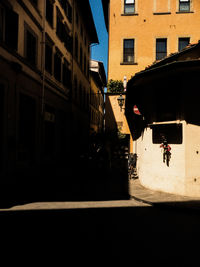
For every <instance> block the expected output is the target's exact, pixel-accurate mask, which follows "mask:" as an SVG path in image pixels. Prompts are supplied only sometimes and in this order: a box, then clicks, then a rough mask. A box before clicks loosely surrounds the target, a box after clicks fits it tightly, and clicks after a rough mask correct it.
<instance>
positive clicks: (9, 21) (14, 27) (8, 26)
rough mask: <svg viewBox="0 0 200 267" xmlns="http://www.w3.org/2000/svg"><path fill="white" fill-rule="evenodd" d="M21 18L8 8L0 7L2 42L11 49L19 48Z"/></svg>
mask: <svg viewBox="0 0 200 267" xmlns="http://www.w3.org/2000/svg"><path fill="white" fill-rule="evenodd" d="M18 22H19V16H18V14H17V13H15V12H14V11H13V10H11V9H10V8H8V7H4V6H3V5H0V41H2V42H4V43H5V44H6V45H7V46H8V47H9V48H11V49H14V50H17V48H18V28H19V26H18Z"/></svg>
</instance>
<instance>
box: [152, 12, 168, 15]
mask: <svg viewBox="0 0 200 267" xmlns="http://www.w3.org/2000/svg"><path fill="white" fill-rule="evenodd" d="M170 14H171V12H154V13H153V15H170Z"/></svg>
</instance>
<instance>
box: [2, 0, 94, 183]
mask: <svg viewBox="0 0 200 267" xmlns="http://www.w3.org/2000/svg"><path fill="white" fill-rule="evenodd" d="M91 43H98V37H97V33H96V29H95V26H94V21H93V17H92V13H91V9H90V4H89V1H88V0H84V1H75V0H68V1H62V0H59V1H58V0H46V1H37V0H36V1H35V0H29V1H25V0H17V1H12V0H3V1H1V2H0V101H1V105H0V106H1V112H0V142H1V143H0V159H1V162H0V176H1V181H0V183H10V182H16V183H20V182H22V180H23V178H22V176H23V175H24V176H26V178H25V179H26V183H29V181H31V177H32V178H33V180H32V181H34V182H36V180H37V179H36V177H38V179H39V182H40V183H50V182H51V179H52V182H53V183H54V182H55V181H54V179H55V177H54V173H56V174H59V172H62V170H63V169H64V170H65V174H66V180H67V179H68V175H69V176H70V171H71V169H70V168H71V163H73V160H74V157H75V156H77V157H78V155H80V154H81V153H82V152H83V151H84V150H86V149H87V147H88V142H89V123H90V117H89V109H90V106H89V105H90V72H89V64H90V45H91ZM27 173H29V175H28V177H29V178H27ZM17 174H19V175H18V176H17ZM39 174H44V175H43V176H39ZM48 174H49V176H48ZM41 177H42V178H41ZM45 179H46V180H45ZM44 180H45V181H44ZM57 182H58V183H59V181H57Z"/></svg>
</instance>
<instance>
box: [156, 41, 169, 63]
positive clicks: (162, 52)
mask: <svg viewBox="0 0 200 267" xmlns="http://www.w3.org/2000/svg"><path fill="white" fill-rule="evenodd" d="M166 55H167V39H166V38H162V39H156V60H160V59H162V58H164V57H166Z"/></svg>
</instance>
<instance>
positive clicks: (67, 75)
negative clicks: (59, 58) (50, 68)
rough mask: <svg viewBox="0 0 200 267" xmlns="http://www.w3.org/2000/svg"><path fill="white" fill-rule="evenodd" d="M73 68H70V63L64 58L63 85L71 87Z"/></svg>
mask: <svg viewBox="0 0 200 267" xmlns="http://www.w3.org/2000/svg"><path fill="white" fill-rule="evenodd" d="M71 84H72V83H71V70H70V69H69V63H68V62H67V60H64V63H63V85H64V86H65V87H71Z"/></svg>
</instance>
